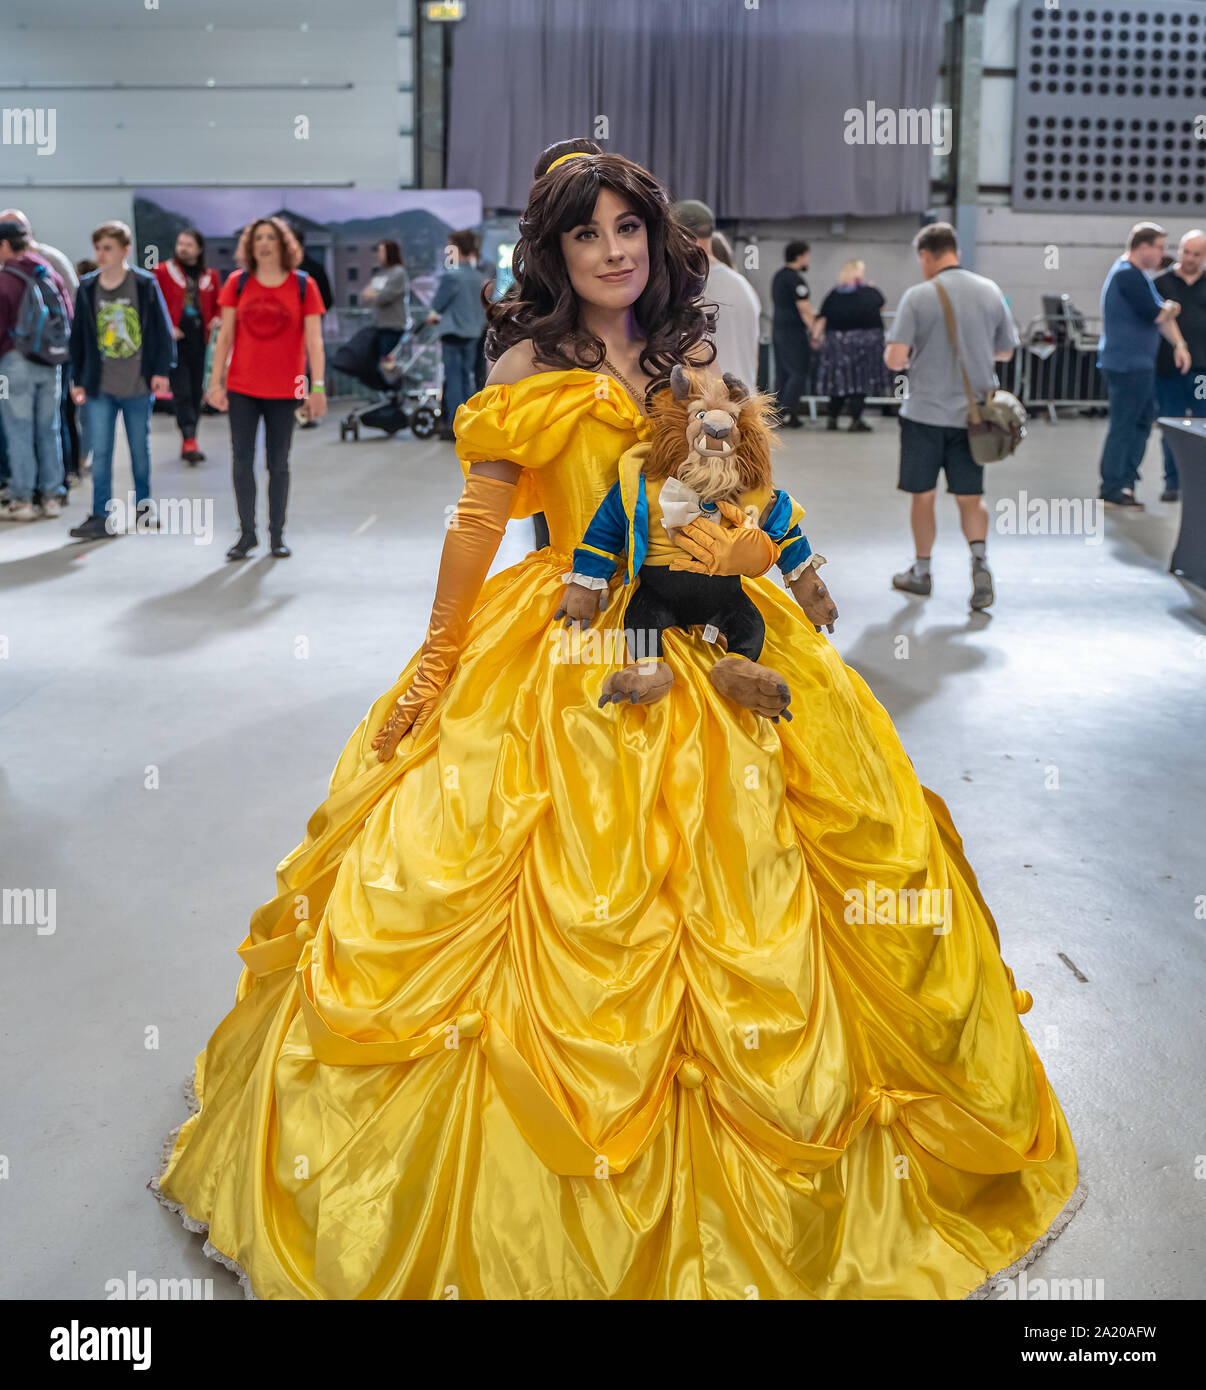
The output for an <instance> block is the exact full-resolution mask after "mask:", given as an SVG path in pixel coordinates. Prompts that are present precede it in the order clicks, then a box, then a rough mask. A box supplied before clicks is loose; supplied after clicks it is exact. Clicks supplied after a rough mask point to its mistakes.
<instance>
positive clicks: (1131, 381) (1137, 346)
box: [1097, 222, 1189, 512]
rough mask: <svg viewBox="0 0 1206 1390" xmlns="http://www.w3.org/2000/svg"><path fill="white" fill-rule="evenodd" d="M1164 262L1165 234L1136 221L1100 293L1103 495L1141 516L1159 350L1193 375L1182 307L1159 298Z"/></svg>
mask: <svg viewBox="0 0 1206 1390" xmlns="http://www.w3.org/2000/svg"><path fill="white" fill-rule="evenodd" d="M1163 259H1164V228H1163V227H1160V226H1157V224H1156V223H1155V222H1137V223H1136V224H1135V226H1133V227H1132V228H1131V234H1130V236H1129V237H1128V238H1127V246H1126V255H1125V256H1120V257H1119V258H1118V259H1117V260H1116V261H1115V262H1114V264H1113V265H1112V266H1111V267H1110V271H1109V274H1108V275H1107V276H1106V278H1105V284H1104V285H1102V287H1101V342H1100V343H1099V345H1098V349H1097V365H1098V366H1099V367H1100V368H1101V370H1102V372H1103V373H1104V375H1105V379H1106V389H1107V390H1108V392H1109V397H1110V424H1109V428H1108V429H1107V431H1106V437H1105V445H1104V447H1103V449H1102V451H1101V496H1102V498H1104V500H1105V502H1106V505H1107V506H1115V507H1125V508H1128V509H1129V510H1131V511H1139V512H1141V511H1143V503H1142V502H1138V501H1136V500H1135V483H1136V481H1137V480H1138V478H1139V465H1140V464H1141V463H1142V462H1143V453H1144V450H1145V449H1146V448H1147V437H1148V434H1149V433H1150V432H1151V427H1152V421H1153V419H1154V418H1155V398H1156V348H1157V347H1158V345H1159V342H1160V338H1161V337H1162V336H1163V337H1165V338H1167V339H1168V341H1169V342H1170V343H1171V344H1172V345H1173V357H1174V360H1175V363H1176V367H1177V370H1178V371H1188V370H1189V349H1188V348H1187V347H1186V346H1185V340H1184V338H1182V336H1181V331H1180V329H1179V328H1178V327H1177V324H1176V317H1177V315H1178V314H1179V313H1180V311H1181V306H1180V305H1179V304H1178V303H1176V302H1175V301H1174V300H1171V299H1161V297H1160V294H1159V292H1158V291H1157V289H1156V286H1155V284H1154V282H1153V280H1152V274H1151V273H1152V271H1154V270H1158V269H1159V268H1160V262H1161V261H1162V260H1163Z"/></svg>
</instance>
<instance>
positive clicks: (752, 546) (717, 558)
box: [670, 502, 779, 579]
mask: <svg viewBox="0 0 1206 1390" xmlns="http://www.w3.org/2000/svg"><path fill="white" fill-rule="evenodd" d="M718 505H719V508H720V511H721V514H722V515H723V516H725V517H726V518H727V519H728V520H729V521H731V522H732V523H733V527H734V528H735V529H730V528H728V527H724V526H720V525H718V524H717V523H716V522H715V521H709V520H708V519H707V518H706V517H702V516H701V517H697V518H696V519H695V520H694V521H692V522H691V523H690V524H689V525H687V526H684V527H683V528H682V530H681V531H678V532H677V533H676V534H675V536H674V538H673V539H674V544H675V545H677V546H678V547H679V549H680V550H682V551H684V552H685V553H684V554H682V555H675V556H674V557H673V558H672V559H671V561H670V568H671V569H672V570H689V571H690V572H691V573H693V574H744V575H747V576H748V577H749V578H751V579H757V578H758V577H759V576H760V575H763V574H765V573H766V572H767V570H768V569H770V567H771V566H772V565H773V564H774V563H775V561H776V559H778V556H779V548H778V546H776V544H775V543H774V541H773V540H771V538H770V537H769V536H768V535H767V534H766V532H765V531H764V530H763V529H762V528H761V527H760V526H758V525H756V524H755V525H751V524H750V518H749V517H748V516H747V515H746V514H745V512H743V511H742V510H741V508H740V507H738V506H737V505H736V504H735V503H733V502H721V503H719V504H718Z"/></svg>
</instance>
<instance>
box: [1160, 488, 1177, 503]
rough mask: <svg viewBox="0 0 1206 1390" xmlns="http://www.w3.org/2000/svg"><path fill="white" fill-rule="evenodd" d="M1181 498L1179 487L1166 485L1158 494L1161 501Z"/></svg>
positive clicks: (1174, 500) (1172, 500)
mask: <svg viewBox="0 0 1206 1390" xmlns="http://www.w3.org/2000/svg"><path fill="white" fill-rule="evenodd" d="M1180 500H1181V489H1180V488H1179V487H1166V488H1165V489H1164V491H1163V492H1162V493H1161V494H1160V501H1161V502H1179V501H1180Z"/></svg>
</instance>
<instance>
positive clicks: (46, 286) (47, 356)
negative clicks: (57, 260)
mask: <svg viewBox="0 0 1206 1390" xmlns="http://www.w3.org/2000/svg"><path fill="white" fill-rule="evenodd" d="M0 270H7V271H8V272H9V273H10V274H12V275H16V276H17V277H18V278H19V279H21V280H23V281H24V282H25V288H24V290H22V292H21V303H20V305H19V307H18V309H17V321H16V323H14V324H13V329H12V339H13V347H15V348H16V349H17V351H18V352H19V353H20V354H21V356H22V357H27V358H28V359H29V360H30V361H31V362H38V363H40V364H41V365H42V366H43V367H61V366H62V365H63V364H64V363H65V362H66V361H67V357H68V351H67V348H68V344H69V343H70V341H71V315H70V314H69V313H68V312H67V305H66V303H65V301H64V299H63V296H62V295H61V294H60V293H59V291H58V288H57V287H56V285H55V283H54V281H53V280H51V278H50V276H49V274H48V273H47V270H46V267H45V266H44V265H38V266H35V267H34V273H33V274H32V275H26V273H25V272H24V271H23V270H18V269H17V267H16V266H15V265H13V264H12V263H11V262H10V263H9V264H7V265H3V266H0Z"/></svg>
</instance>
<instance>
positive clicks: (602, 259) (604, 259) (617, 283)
mask: <svg viewBox="0 0 1206 1390" xmlns="http://www.w3.org/2000/svg"><path fill="white" fill-rule="evenodd" d="M561 254H562V256H563V257H564V258H565V268H566V270H567V271H568V272H569V278H570V284H571V285H572V286H573V288H574V293H575V294H576V295H577V296H578V298H579V299H583V300H585V301H586V302H587V303H588V304H596V305H598V306H599V308H601V309H626V308H627V307H628V306H629V305H630V304H634V303H635V302H636V301H637V300H638V299H639V298H640V297H641V295H642V294H643V293H644V290H645V286H646V285H647V284H648V283H649V237H648V234H647V233H646V230H645V221H644V219H643V218H642V217H641V216H640V215H639V214H638V213H635V212H633V211H632V209H631V207H630V205H629V204H628V203H627V202H625V201H624V199H623V198H621V197H620V195H619V194H618V193H615V192H613V191H612V189H610V188H602V189H600V190H599V197H598V201H597V202H596V203H595V207H594V212H593V214H592V218H591V221H590V222H588V223H584V224H583V225H581V226H578V227H573V228H571V229H570V230H569V231H568V232H562V233H561Z"/></svg>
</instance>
